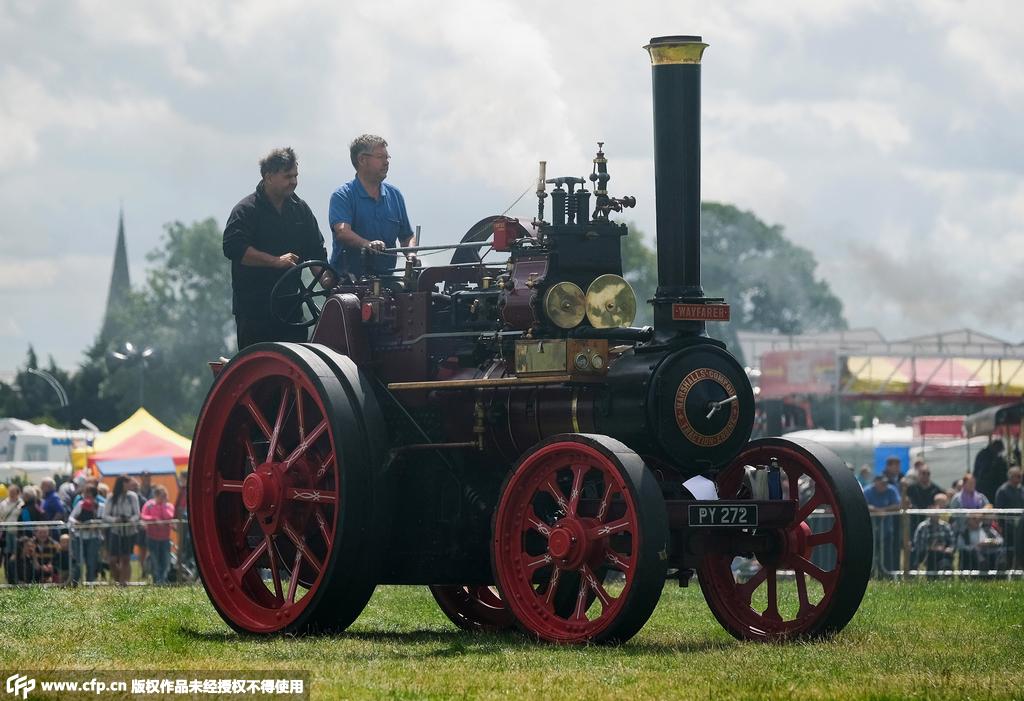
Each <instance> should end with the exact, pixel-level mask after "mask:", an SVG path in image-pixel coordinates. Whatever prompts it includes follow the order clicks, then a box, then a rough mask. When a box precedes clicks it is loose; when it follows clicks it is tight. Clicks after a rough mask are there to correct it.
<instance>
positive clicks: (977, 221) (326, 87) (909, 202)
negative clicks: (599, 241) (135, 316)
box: [0, 0, 1024, 370]
mask: <svg viewBox="0 0 1024 701" xmlns="http://www.w3.org/2000/svg"><path fill="white" fill-rule="evenodd" d="M538 7H539V6H536V7H535V6H532V5H522V4H519V3H514V2H511V1H509V0H506V1H497V2H487V3H474V2H438V3H432V4H430V5H429V6H428V5H423V4H422V3H417V2H412V1H411V0H410V1H405V2H397V3H387V2H382V3H377V4H374V5H372V6H371V5H357V6H351V5H350V4H339V3H336V2H330V1H328V0H311V1H310V2H306V3H303V5H302V8H301V10H296V9H295V8H294V7H292V6H289V5H287V4H286V3H280V2H270V1H267V2H256V1H253V2H237V3H210V2H205V1H203V0H180V1H179V2H175V3H138V2H111V1H109V0H75V2H72V3H66V2H60V1H58V0H32V1H31V2H27V1H23V2H17V1H14V0H12V1H11V2H7V3H5V4H4V7H3V10H0V59H2V60H0V66H2V67H3V68H0V94H2V95H3V96H4V99H3V100H2V101H0V159H3V162H4V163H6V164H12V163H14V164H17V167H13V168H7V169H5V171H4V172H3V173H0V208H2V209H3V211H4V212H5V217H4V222H3V223H2V224H0V250H3V251H4V257H3V259H2V261H0V262H2V264H3V266H5V269H4V270H0V275H4V276H5V279H6V280H7V282H6V283H5V282H3V281H2V280H0V306H2V307H3V308H4V309H13V310H14V313H13V314H11V315H8V317H7V320H6V321H5V322H3V324H0V326H3V325H4V324H6V326H3V327H4V328H6V332H5V333H7V337H10V336H11V330H12V329H15V330H19V333H23V334H24V336H23V338H24V339H25V340H26V342H27V341H28V340H32V341H33V342H35V343H37V347H38V349H39V350H40V352H41V353H50V352H53V353H54V355H55V356H56V357H57V358H58V360H59V362H62V363H64V364H72V363H74V362H77V360H78V359H79V354H80V351H81V350H82V349H83V348H85V347H86V346H87V345H88V343H89V342H90V341H91V340H92V337H93V335H94V334H95V331H96V326H97V325H98V323H99V319H100V317H101V315H102V312H103V304H104V302H105V297H106V286H107V280H108V278H109V270H110V257H111V255H112V252H113V246H114V232H115V227H116V217H117V206H118V202H119V200H120V199H122V198H123V200H124V202H125V206H126V211H127V214H128V246H129V253H130V255H131V256H132V262H133V271H134V270H136V269H138V268H140V267H141V262H142V256H143V254H144V253H145V252H146V251H148V250H150V249H151V248H153V247H154V246H155V245H156V244H157V242H158V240H159V236H160V231H161V227H162V225H163V224H164V223H165V222H167V221H169V220H173V219H181V220H183V221H193V220H196V219H202V218H205V217H207V216H209V215H211V214H213V215H216V216H217V217H218V219H220V220H221V221H223V219H224V217H225V215H226V213H227V212H228V211H229V209H230V207H231V205H232V204H233V203H234V202H236V201H237V200H238V199H239V198H240V197H242V196H243V195H244V194H246V192H247V191H248V190H249V189H250V188H251V187H252V186H253V184H254V183H255V181H256V171H255V162H256V159H257V158H258V157H259V155H261V152H265V151H266V150H267V149H269V148H271V147H273V146H277V145H281V144H286V143H287V144H291V145H293V146H295V147H296V149H297V150H298V151H299V156H300V161H301V173H302V175H301V182H300V194H301V195H302V196H303V197H305V198H306V200H307V201H308V202H309V203H310V205H311V206H312V207H313V208H314V211H315V212H316V213H317V215H318V216H319V218H320V221H321V224H323V223H324V222H323V219H324V213H325V212H324V210H325V208H326V202H327V199H328V196H329V194H330V192H331V191H332V190H333V189H334V188H335V187H336V186H337V185H338V184H339V183H340V182H341V181H342V180H344V179H347V178H348V177H351V175H350V173H351V168H350V166H349V165H348V154H347V144H348V142H349V141H350V140H351V139H352V138H353V137H354V136H355V135H356V134H359V133H361V132H364V131H373V132H377V133H381V134H383V135H384V136H385V137H386V138H388V140H389V141H390V142H391V145H392V149H391V150H392V152H393V153H394V156H395V161H394V163H393V164H392V178H393V180H394V182H395V184H397V185H398V186H399V187H401V188H402V189H403V191H404V192H405V195H406V199H407V201H408V202H409V206H410V213H411V214H412V216H413V218H414V220H416V221H415V223H420V224H423V225H424V228H425V232H428V238H429V240H430V241H432V242H440V241H442V240H445V241H447V240H453V239H455V238H457V237H458V236H460V235H461V233H462V232H463V231H465V230H466V229H467V228H468V227H469V225H471V224H472V223H473V222H474V221H476V220H477V219H479V218H480V217H481V216H484V215H487V214H494V213H497V212H500V211H501V210H502V209H504V208H505V207H506V206H507V205H508V204H509V203H510V202H511V201H512V200H513V199H514V198H515V197H517V196H518V195H519V193H520V192H522V190H523V188H525V187H526V186H527V185H528V184H530V183H531V182H532V181H533V178H534V177H535V175H536V167H537V165H536V161H537V160H540V159H545V160H547V161H548V162H549V171H548V172H549V175H584V174H586V173H587V172H589V169H590V159H591V157H592V154H593V149H594V143H593V142H594V141H597V140H599V139H600V140H603V141H605V142H606V143H607V145H606V151H607V153H608V156H609V158H610V160H611V169H612V181H611V185H612V190H613V194H618V195H621V194H633V195H636V196H637V197H638V200H639V202H638V207H637V209H636V210H633V211H630V212H629V213H628V215H627V216H628V218H630V219H634V220H635V221H637V223H638V224H639V225H640V226H641V227H642V228H643V229H644V230H645V231H646V232H647V233H648V234H651V235H653V233H654V201H653V159H652V154H651V143H652V142H651V138H652V134H651V113H650V109H651V107H650V104H651V103H650V68H649V63H648V59H647V57H646V55H645V54H644V52H643V51H642V49H641V47H642V46H643V44H645V43H646V42H647V41H648V39H649V38H650V37H651V36H658V35H663V34H685V33H692V34H702V35H703V36H704V39H705V41H707V42H708V43H710V44H711V46H712V48H711V49H710V50H709V51H708V52H707V54H705V65H704V68H703V73H704V78H703V80H704V88H703V89H704V96H703V139H704V141H703V159H702V161H703V173H702V179H703V183H704V195H705V198H706V199H716V200H720V201H726V202H734V203H736V204H738V205H739V206H741V207H742V208H744V209H751V210H753V211H754V212H755V213H756V214H758V215H759V216H760V217H761V218H762V219H764V220H766V221H768V222H769V223H773V224H775V223H778V224H781V225H783V226H784V227H785V229H786V232H787V234H788V235H789V236H790V237H791V238H792V239H793V240H794V241H796V242H797V243H799V244H801V245H804V246H806V247H809V248H810V249H811V250H812V252H813V253H814V254H815V255H816V256H817V258H818V260H819V261H820V262H821V272H822V274H823V275H826V276H827V278H828V279H829V281H830V283H831V284H832V285H833V287H834V289H836V290H837V291H838V292H839V293H840V294H841V296H842V297H843V299H844V300H845V301H846V304H847V309H848V316H849V318H850V320H851V322H854V323H856V324H865V325H878V326H879V327H881V328H882V330H883V332H884V333H886V334H887V335H890V336H899V335H900V334H901V332H902V330H905V329H910V328H911V327H914V330H916V331H920V332H929V331H935V330H937V328H949V327H950V326H957V325H959V326H978V327H979V330H982V331H986V332H989V333H994V334H996V335H1010V336H1014V334H1016V337H1019V336H1020V335H1022V334H1024V327H1022V322H1018V321H1017V319H1024V315H1022V314H1020V313H1016V314H1014V313H1009V312H1008V310H1010V311H1013V310H1016V312H1020V311H1021V309H1019V304H1018V303H1017V302H1015V301H1013V300H1016V299H1017V298H1018V297H1020V295H1019V294H1018V293H1016V292H1015V286H1014V285H1015V280H1016V278H1017V274H1018V271H1019V270H1020V269H1021V268H1022V267H1024V259H1022V257H1021V256H1022V253H1020V252H1021V251H1024V246H1022V244H1024V224H1022V223H1021V222H1024V185H1022V177H1021V176H1022V167H1021V165H1020V163H1019V162H1018V161H1017V160H1014V153H1015V152H1016V151H1017V150H1019V147H1020V146H1022V145H1024V142H1021V140H1020V137H1018V136H1017V132H1018V131H1019V128H1018V124H1017V121H1019V115H1020V114H1022V113H1024V77H1022V76H1024V67H1022V66H1021V59H1020V58H1019V56H1018V54H1019V47H1020V45H1021V44H1022V43H1024V42H1022V40H1024V9H1022V6H1020V5H1019V4H1018V3H1011V2H991V3H985V5H984V10H983V11H982V10H979V9H978V7H977V6H976V5H975V4H967V3H962V2H958V1H954V0H949V1H946V0H936V1H935V2H929V3H927V4H914V3H897V4H892V3H884V4H883V3H879V2H863V1H862V0H835V1H830V2H815V3H808V2H803V1H802V0H779V1H777V2H753V1H751V2H744V3H740V4H730V5H724V4H712V5H708V4H707V3H700V2H697V1H696V0H683V1H680V2H653V3H641V4H639V5H637V6H636V7H634V8H631V9H630V12H628V13H625V12H623V11H622V7H621V4H619V3H612V2H595V3H591V4H588V5H587V6H586V7H581V6H577V5H571V4H567V5H565V4H564V5H550V4H549V5H546V6H544V9H543V11H541V10H539V9H538ZM872 42H877V44H873V43H872ZM534 207H535V201H533V198H532V197H530V196H527V197H525V198H524V199H523V201H521V202H520V204H519V205H518V206H517V207H516V210H515V211H516V212H517V213H520V214H523V215H525V216H529V215H530V214H531V213H532V211H534ZM11 256H15V257H16V258H15V259H14V260H13V261H12V260H11V259H10V257H11ZM86 259H88V260H89V261H91V262H89V263H88V264H87V265H88V267H89V268H90V269H92V270H94V271H98V272H95V273H94V274H93V275H92V277H89V276H87V275H85V274H84V273H80V272H73V273H71V275H72V278H73V281H70V282H69V281H68V280H67V279H66V277H65V276H66V275H67V271H68V270H79V269H80V268H81V266H82V265H86V263H85V262H84V261H85V260H86ZM55 269H56V270H59V271H60V273H59V275H58V277H57V278H52V277H48V276H52V275H53V274H54V273H53V271H54V270H55ZM30 272H31V273H32V274H30ZM26 277H34V278H39V279H47V280H51V281H52V282H51V284H50V285H49V286H46V285H44V286H43V287H42V289H40V290H38V291H36V292H35V293H34V294H28V293H25V292H23V291H19V290H18V285H21V284H23V283H25V278H26ZM136 280H137V281H138V280H139V277H138V276H137V277H136ZM15 283H17V284H15ZM1011 298H1012V299H1011ZM999 304H1001V305H1002V306H999ZM1015 305H1016V306H1015ZM53 329H59V333H57V332H54V330H53ZM20 337H21V336H19V338H20ZM23 353H24V348H23V347H20V346H19V344H18V343H13V344H7V346H6V347H3V348H0V370H2V369H3V368H5V367H6V368H10V367H13V366H14V365H15V364H17V363H18V362H21V360H22V356H23Z"/></svg>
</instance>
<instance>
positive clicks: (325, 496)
mask: <svg viewBox="0 0 1024 701" xmlns="http://www.w3.org/2000/svg"><path fill="white" fill-rule="evenodd" d="M285 498H286V499H289V500H291V501H303V502H307V503H314V504H335V503H337V501H338V493H337V492H326V491H324V490H322V489H301V488H298V489H297V488H295V487H289V488H288V489H286V490H285Z"/></svg>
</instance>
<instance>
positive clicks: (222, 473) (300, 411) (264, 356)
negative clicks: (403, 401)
mask: <svg viewBox="0 0 1024 701" xmlns="http://www.w3.org/2000/svg"><path fill="white" fill-rule="evenodd" d="M343 382H344V380H343V379H342V378H339V377H338V375H337V374H336V373H335V372H333V371H332V370H331V369H330V368H329V366H328V365H326V364H325V363H324V362H323V360H322V359H321V358H319V357H318V356H317V355H316V354H315V353H313V352H312V351H311V350H309V349H306V348H303V347H301V346H297V345H292V344H261V345H256V346H252V347H251V348H249V349H246V350H245V351H243V352H242V353H240V354H239V355H238V356H237V357H236V358H235V359H234V360H232V362H231V363H230V364H229V365H228V366H227V367H225V368H224V370H223V371H222V372H221V374H220V375H219V376H218V378H217V381H216V383H215V384H214V387H213V388H212V389H211V391H210V395H209V396H208V397H207V400H206V404H205V405H204V407H203V411H202V413H201V415H200V419H199V423H198V426H197V430H196V435H195V440H194V442H193V446H192V455H191V459H190V460H191V469H190V489H189V515H190V528H191V529H192V538H193V543H194V545H195V555H196V563H197V565H198V568H199V573H200V575H201V577H202V580H203V584H204V585H205V587H206V591H207V593H208V594H209V596H210V600H211V601H212V602H213V604H214V606H215V608H216V609H217V611H218V612H219V613H220V614H221V617H222V618H223V619H224V620H225V621H226V622H227V623H228V624H229V625H230V626H231V627H232V628H234V629H235V630H237V631H239V632H245V633H275V632H302V631H308V630H321V629H327V630H331V629H338V628H344V627H345V626H347V625H348V624H349V623H350V622H351V621H352V620H354V619H355V617H356V616H357V615H358V614H359V612H360V611H361V610H362V608H363V606H364V605H365V604H366V601H367V600H368V599H369V596H370V594H371V593H372V591H373V587H374V582H373V580H372V578H371V576H370V574H369V573H370V572H371V568H370V567H369V566H368V558H369V557H370V555H371V553H369V552H368V549H367V546H366V544H365V543H366V541H368V540H369V539H370V536H371V534H370V533H368V532H367V531H369V530H370V529H369V528H367V523H368V508H369V505H370V503H371V500H372V486H371V482H370V480H369V477H368V476H369V474H370V469H369V468H370V465H369V457H368V456H369V452H368V449H367V446H366V441H365V439H364V436H363V435H362V434H363V431H362V429H361V427H360V423H359V420H358V419H359V416H358V414H357V412H358V407H354V406H353V404H352V402H351V401H350V399H349V395H348V394H347V393H346V391H345V386H344V384H343ZM339 570H343V571H341V572H339Z"/></svg>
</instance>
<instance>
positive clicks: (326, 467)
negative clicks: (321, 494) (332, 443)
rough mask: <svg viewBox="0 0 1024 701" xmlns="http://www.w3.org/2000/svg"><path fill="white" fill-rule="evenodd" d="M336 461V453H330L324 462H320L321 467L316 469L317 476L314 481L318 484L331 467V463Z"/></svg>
mask: <svg viewBox="0 0 1024 701" xmlns="http://www.w3.org/2000/svg"><path fill="white" fill-rule="evenodd" d="M333 462H334V453H329V454H328V455H327V457H326V458H324V459H323V462H321V463H320V469H318V470H317V471H316V477H315V478H314V479H313V483H314V484H316V483H318V482H319V481H320V480H322V479H323V478H324V477H325V476H326V475H327V473H328V471H329V470H330V469H331V464H332V463H333Z"/></svg>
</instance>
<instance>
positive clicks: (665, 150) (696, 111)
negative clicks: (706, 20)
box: [644, 36, 718, 341]
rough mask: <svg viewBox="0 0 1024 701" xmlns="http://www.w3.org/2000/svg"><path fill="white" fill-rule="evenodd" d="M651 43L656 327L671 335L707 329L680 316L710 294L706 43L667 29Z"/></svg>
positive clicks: (660, 332) (663, 336) (700, 322)
mask: <svg viewBox="0 0 1024 701" xmlns="http://www.w3.org/2000/svg"><path fill="white" fill-rule="evenodd" d="M644 48H645V49H647V51H648V52H649V53H650V56H651V72H652V79H653V86H654V178H655V198H656V207H657V241H658V289H657V292H656V293H655V297H654V326H655V329H656V330H657V337H658V338H659V339H661V340H663V341H665V340H669V339H671V338H673V337H678V336H681V335H682V336H693V335H703V334H704V333H705V324H704V321H703V320H700V319H693V318H680V317H683V316H698V317H699V316H700V314H695V315H694V314H689V313H688V312H687V311H686V310H689V309H692V307H691V306H690V305H692V304H705V303H706V302H707V301H708V300H707V299H706V298H705V297H704V290H703V289H702V288H701V285H700V61H701V56H702V54H703V53H704V49H705V48H707V44H705V43H704V42H703V41H701V37H699V36H666V37H654V38H653V39H651V43H650V44H648V45H647V46H645V47H644ZM715 301H718V300H715ZM681 310H682V311H681Z"/></svg>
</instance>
